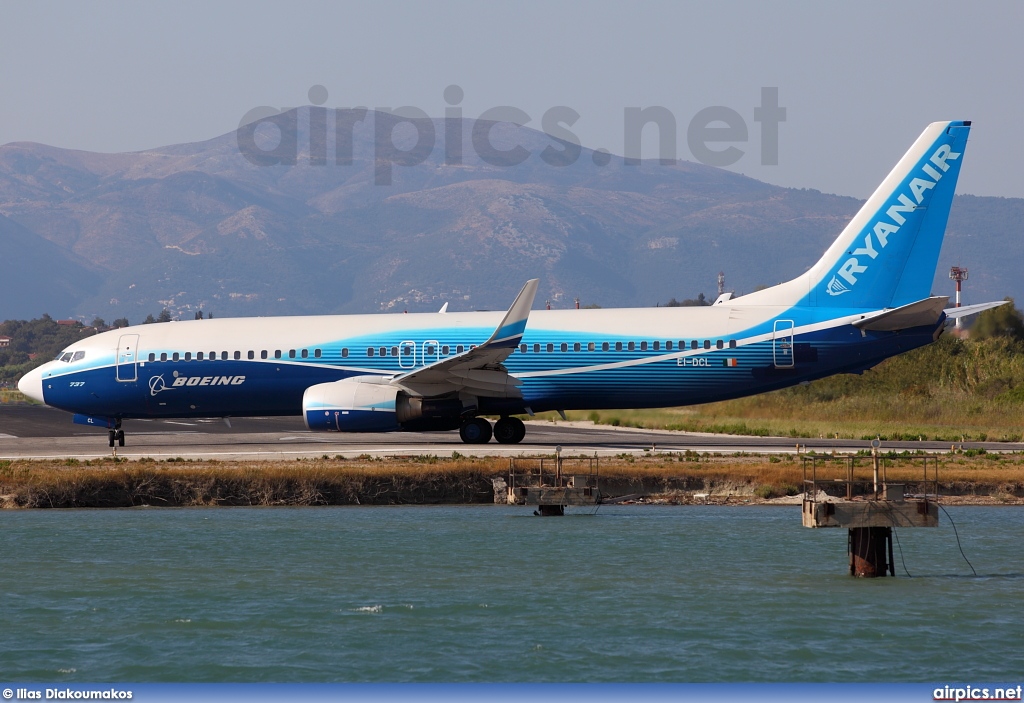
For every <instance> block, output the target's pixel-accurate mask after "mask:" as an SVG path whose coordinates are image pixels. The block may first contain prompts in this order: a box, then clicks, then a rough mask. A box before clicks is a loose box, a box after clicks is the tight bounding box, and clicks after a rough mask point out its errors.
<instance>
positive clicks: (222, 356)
mask: <svg viewBox="0 0 1024 703" xmlns="http://www.w3.org/2000/svg"><path fill="white" fill-rule="evenodd" d="M220 360H221V361H227V360H228V353H227V352H226V351H222V352H221V353H220Z"/></svg>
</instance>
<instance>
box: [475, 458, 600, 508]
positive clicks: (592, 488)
mask: <svg viewBox="0 0 1024 703" xmlns="http://www.w3.org/2000/svg"><path fill="white" fill-rule="evenodd" d="M598 477H599V463H598V459H597V457H592V458H589V457H584V458H573V459H568V460H566V459H562V454H561V452H557V453H556V455H555V458H554V460H552V459H550V458H548V459H544V458H540V459H515V458H514V459H509V467H508V481H507V483H506V486H505V495H504V501H505V502H507V503H508V504H509V505H535V506H537V509H536V510H535V511H534V514H535V515H544V516H552V515H564V514H565V508H566V507H567V506H570V505H579V506H593V507H596V506H597V505H599V504H600V503H601V489H600V487H599V486H598ZM496 488H497V486H496ZM494 500H495V502H499V501H500V500H501V496H500V493H499V491H498V490H495V495H494Z"/></svg>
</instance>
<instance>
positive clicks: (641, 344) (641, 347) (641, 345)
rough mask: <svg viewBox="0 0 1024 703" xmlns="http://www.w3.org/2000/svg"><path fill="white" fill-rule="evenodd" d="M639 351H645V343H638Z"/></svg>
mask: <svg viewBox="0 0 1024 703" xmlns="http://www.w3.org/2000/svg"><path fill="white" fill-rule="evenodd" d="M640 351H647V342H640Z"/></svg>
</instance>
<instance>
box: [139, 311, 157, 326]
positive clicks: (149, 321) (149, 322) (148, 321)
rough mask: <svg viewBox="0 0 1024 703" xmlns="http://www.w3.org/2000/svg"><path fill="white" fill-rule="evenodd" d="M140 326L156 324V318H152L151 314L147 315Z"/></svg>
mask: <svg viewBox="0 0 1024 703" xmlns="http://www.w3.org/2000/svg"><path fill="white" fill-rule="evenodd" d="M142 324H144V325H152V324H156V318H155V317H153V315H152V313H150V314H149V315H146V319H145V320H143V321H142Z"/></svg>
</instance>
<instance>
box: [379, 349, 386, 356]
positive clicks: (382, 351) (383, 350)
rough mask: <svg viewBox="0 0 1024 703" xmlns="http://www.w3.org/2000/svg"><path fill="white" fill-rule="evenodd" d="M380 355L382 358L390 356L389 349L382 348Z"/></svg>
mask: <svg viewBox="0 0 1024 703" xmlns="http://www.w3.org/2000/svg"><path fill="white" fill-rule="evenodd" d="M380 355H381V356H387V355H388V348H387V347H381V348H380Z"/></svg>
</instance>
